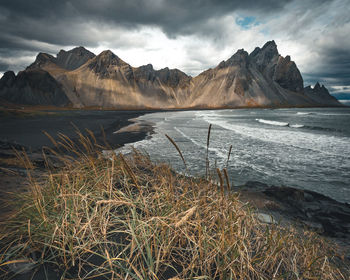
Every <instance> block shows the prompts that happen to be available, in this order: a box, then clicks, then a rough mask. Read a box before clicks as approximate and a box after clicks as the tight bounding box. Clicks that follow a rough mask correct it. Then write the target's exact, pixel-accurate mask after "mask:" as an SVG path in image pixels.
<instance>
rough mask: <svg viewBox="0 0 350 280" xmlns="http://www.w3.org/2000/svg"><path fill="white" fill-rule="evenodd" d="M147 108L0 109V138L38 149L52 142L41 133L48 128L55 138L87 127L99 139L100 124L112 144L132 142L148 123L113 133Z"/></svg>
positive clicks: (144, 130)
mask: <svg viewBox="0 0 350 280" xmlns="http://www.w3.org/2000/svg"><path fill="white" fill-rule="evenodd" d="M146 112H147V111H92V110H91V111H87V110H68V111H40V112H39V113H36V114H35V113H34V114H33V113H31V114H25V113H24V114H8V113H5V112H0V141H1V142H6V143H13V144H19V145H22V146H25V147H27V148H28V149H30V150H32V151H38V150H40V149H41V147H42V146H51V145H52V143H51V141H50V139H49V138H48V137H47V136H46V135H45V134H44V132H47V133H48V134H50V135H51V136H52V137H54V138H55V139H57V134H58V133H62V134H64V135H66V136H68V137H70V138H74V137H76V136H77V134H76V130H77V129H79V130H80V131H81V132H84V131H85V130H86V129H88V130H90V131H92V132H93V133H94V135H95V136H96V137H97V138H99V139H102V137H103V133H102V130H101V129H102V128H103V130H104V132H105V135H106V140H107V142H108V144H109V145H111V146H112V147H118V146H121V145H123V144H126V143H132V142H136V141H139V140H141V139H143V138H144V137H145V136H146V134H147V132H148V131H150V129H151V127H150V126H149V127H148V128H146V127H142V128H143V129H141V130H132V131H131V132H130V131H127V130H124V132H122V133H117V134H115V133H113V132H116V131H118V130H119V129H120V128H122V127H125V126H127V125H129V124H131V123H132V122H131V121H129V119H132V118H136V117H138V116H140V115H142V114H144V113H146Z"/></svg>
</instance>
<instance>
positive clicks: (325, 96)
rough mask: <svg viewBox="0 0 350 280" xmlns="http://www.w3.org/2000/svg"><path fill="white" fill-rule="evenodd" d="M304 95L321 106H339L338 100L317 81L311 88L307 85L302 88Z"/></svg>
mask: <svg viewBox="0 0 350 280" xmlns="http://www.w3.org/2000/svg"><path fill="white" fill-rule="evenodd" d="M304 92H305V95H306V96H308V97H309V98H310V99H312V100H313V101H314V102H315V103H316V104H319V105H323V106H340V103H339V101H338V100H337V99H336V98H335V97H334V96H332V95H330V94H329V91H328V90H327V88H326V87H325V86H324V85H322V86H321V85H320V84H319V83H318V82H317V83H316V85H315V86H314V87H313V88H312V87H311V86H307V87H305V88H304Z"/></svg>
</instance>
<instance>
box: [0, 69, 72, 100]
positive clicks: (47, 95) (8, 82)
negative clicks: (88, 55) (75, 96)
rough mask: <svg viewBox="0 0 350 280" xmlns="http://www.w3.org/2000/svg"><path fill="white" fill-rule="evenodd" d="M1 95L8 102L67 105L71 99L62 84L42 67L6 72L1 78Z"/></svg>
mask: <svg viewBox="0 0 350 280" xmlns="http://www.w3.org/2000/svg"><path fill="white" fill-rule="evenodd" d="M0 97H1V98H2V99H4V100H7V101H8V102H11V103H15V104H26V105H54V106H67V105H69V104H70V101H69V99H68V97H67V95H66V94H65V92H64V90H63V88H62V86H61V85H60V84H59V83H58V82H57V81H56V80H55V79H54V78H53V77H52V76H51V75H50V74H49V73H48V72H46V71H44V70H40V69H34V70H27V71H22V72H19V73H18V75H17V76H15V74H14V73H13V72H11V71H9V72H6V73H5V74H4V76H3V77H2V78H1V80H0Z"/></svg>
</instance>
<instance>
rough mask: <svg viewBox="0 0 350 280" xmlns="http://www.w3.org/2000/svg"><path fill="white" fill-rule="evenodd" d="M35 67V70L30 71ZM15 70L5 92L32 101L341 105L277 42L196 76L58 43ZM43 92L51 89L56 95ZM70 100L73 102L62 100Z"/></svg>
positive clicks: (0, 90)
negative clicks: (307, 81) (310, 83)
mask: <svg viewBox="0 0 350 280" xmlns="http://www.w3.org/2000/svg"><path fill="white" fill-rule="evenodd" d="M33 71H34V72H35V73H37V74H36V75H34V74H30V75H29V74H28V73H34V72H33ZM24 73H26V74H28V75H26V77H27V78H28V79H30V77H32V76H33V77H34V76H35V77H36V78H35V79H34V78H33V80H32V81H31V82H29V81H28V83H27V86H26V87H22V86H20V85H19V84H18V83H19V82H17V77H18V76H23V75H24ZM38 73H40V74H38ZM44 73H46V74H45V75H44ZM38 75H41V76H40V77H41V78H40V79H39V78H38ZM18 76H17V77H15V78H13V75H12V74H8V73H6V75H4V76H3V78H2V79H1V80H0V98H2V99H6V100H8V101H10V102H13V103H21V104H32V105H34V104H35V102H36V103H37V104H39V105H44V103H45V104H46V103H48V102H52V104H51V105H58V106H66V105H67V104H72V105H73V106H75V107H89V106H99V107H110V108H111V107H113V108H123V109H128V108H130V109H132V108H133V109H138V108H139V109H144V108H150V109H159V108H162V109H167V108H235V107H259V106H271V107H279V106H341V105H340V103H339V102H338V101H337V100H336V99H335V98H334V97H332V96H331V95H330V94H329V92H328V91H327V89H326V88H325V87H324V86H320V85H319V84H316V86H315V87H314V88H311V87H306V88H304V82H303V78H302V76H301V74H300V71H299V70H298V68H297V66H296V64H295V63H294V62H293V61H292V60H291V58H290V56H286V57H283V56H281V55H280V54H279V53H278V50H277V45H276V43H275V42H274V41H269V42H267V43H266V44H265V45H264V46H263V47H262V48H259V47H257V48H255V50H254V51H253V52H251V53H250V54H249V53H248V52H246V51H245V50H243V49H241V50H238V51H237V52H236V53H235V54H234V55H233V56H231V57H230V58H229V59H228V60H226V61H222V62H220V63H219V64H218V65H217V66H216V67H215V68H213V69H208V70H206V71H204V72H202V73H201V74H199V75H198V76H196V77H191V76H188V75H186V74H185V73H184V72H182V71H180V70H178V69H169V68H164V69H160V70H155V69H154V68H153V66H152V65H151V64H148V65H144V66H140V67H132V66H131V65H129V64H128V63H126V62H125V61H123V60H122V59H121V58H119V57H118V56H117V55H115V54H114V53H113V52H111V51H110V50H106V51H103V52H102V53H100V54H99V55H97V56H95V55H94V54H93V53H91V52H90V51H88V50H86V49H85V48H83V47H77V48H74V49H72V50H70V51H64V50H61V51H60V52H59V53H58V54H57V56H56V57H54V56H52V55H49V54H45V53H39V54H38V56H37V58H36V60H35V62H34V63H32V64H31V65H30V66H28V67H27V69H26V70H24V71H21V72H20V73H19V74H18ZM36 79H39V80H40V82H39V81H38V80H36ZM10 81H12V83H11V82H10ZM44 81H46V82H44ZM54 81H55V82H54ZM46 84H50V87H48V86H47V85H46ZM24 88H25V89H24ZM43 92H45V94H46V95H50V94H51V95H52V96H51V97H52V98H51V99H50V100H51V101H49V99H47V98H46V99H45V98H44V97H43ZM27 95H28V96H29V97H28V96H27ZM35 95H37V98H34V96H35ZM46 95H45V96H46ZM66 99H67V100H69V102H63V100H66Z"/></svg>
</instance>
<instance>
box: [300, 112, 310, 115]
mask: <svg viewBox="0 0 350 280" xmlns="http://www.w3.org/2000/svg"><path fill="white" fill-rule="evenodd" d="M297 115H311V113H309V112H297Z"/></svg>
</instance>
